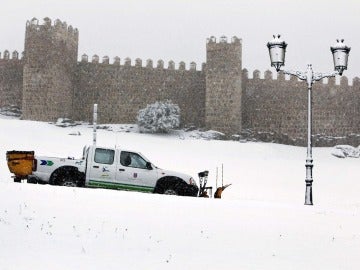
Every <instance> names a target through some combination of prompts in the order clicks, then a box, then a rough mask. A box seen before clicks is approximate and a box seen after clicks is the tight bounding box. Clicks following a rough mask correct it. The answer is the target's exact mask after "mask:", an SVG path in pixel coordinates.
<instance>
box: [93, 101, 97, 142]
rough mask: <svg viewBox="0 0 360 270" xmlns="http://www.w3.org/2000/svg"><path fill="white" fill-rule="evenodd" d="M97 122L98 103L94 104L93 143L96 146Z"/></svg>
mask: <svg viewBox="0 0 360 270" xmlns="http://www.w3.org/2000/svg"><path fill="white" fill-rule="evenodd" d="M96 122H97V104H94V114H93V145H94V146H96Z"/></svg>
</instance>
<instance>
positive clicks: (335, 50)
mask: <svg viewBox="0 0 360 270" xmlns="http://www.w3.org/2000/svg"><path fill="white" fill-rule="evenodd" d="M273 37H274V39H273V40H271V41H269V42H268V43H267V47H268V49H269V54H270V61H271V66H272V67H275V69H276V71H277V72H279V71H280V69H281V67H282V66H284V65H285V52H286V46H287V44H286V42H285V41H282V40H281V39H280V35H277V36H275V35H274V36H273ZM330 50H331V52H332V54H333V59H334V70H335V72H332V73H314V72H313V69H312V65H311V64H308V66H307V69H306V71H305V72H302V71H291V70H290V71H286V70H284V71H283V73H284V74H288V75H292V76H295V77H297V78H299V79H300V80H302V81H306V83H307V89H308V134H307V155H306V163H305V167H306V178H305V183H306V188H305V205H313V198H312V182H313V177H312V168H313V166H314V165H313V158H312V143H311V141H312V138H311V133H312V110H311V106H312V96H311V94H312V85H313V83H314V82H315V81H320V80H321V79H323V78H329V77H335V76H336V75H342V73H343V71H344V70H346V69H347V62H348V56H349V52H350V48H349V47H347V46H346V45H345V44H344V40H343V39H342V40H340V41H339V40H337V42H336V44H335V46H334V47H330Z"/></svg>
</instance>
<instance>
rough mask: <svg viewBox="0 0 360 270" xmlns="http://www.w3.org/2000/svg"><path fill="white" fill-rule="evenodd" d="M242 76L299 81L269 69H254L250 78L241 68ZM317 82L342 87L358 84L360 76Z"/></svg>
mask: <svg viewBox="0 0 360 270" xmlns="http://www.w3.org/2000/svg"><path fill="white" fill-rule="evenodd" d="M242 74H243V75H242V76H243V79H245V80H248V81H251V80H262V81H272V82H277V81H278V82H283V81H286V82H298V81H300V80H299V79H297V78H296V77H294V76H290V75H285V74H284V73H283V72H279V73H275V74H274V73H273V72H272V71H271V70H266V71H264V72H263V73H261V72H260V70H258V69H256V70H254V71H253V73H252V78H250V77H249V72H248V70H247V69H243V70H242ZM318 84H323V85H338V86H343V87H345V86H346V87H349V86H355V85H359V84H360V78H359V77H355V78H353V80H352V81H351V82H350V81H349V79H348V78H347V77H346V76H341V77H340V78H339V79H337V78H334V77H332V78H328V79H323V80H321V81H320V82H318Z"/></svg>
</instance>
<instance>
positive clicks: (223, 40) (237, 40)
mask: <svg viewBox="0 0 360 270" xmlns="http://www.w3.org/2000/svg"><path fill="white" fill-rule="evenodd" d="M241 42H242V40H241V39H240V38H238V37H237V36H233V37H232V38H231V39H230V42H228V38H227V37H226V36H224V35H222V36H221V37H220V38H219V41H217V39H216V37H214V36H211V37H209V38H207V39H206V43H207V44H220V43H222V44H233V43H241Z"/></svg>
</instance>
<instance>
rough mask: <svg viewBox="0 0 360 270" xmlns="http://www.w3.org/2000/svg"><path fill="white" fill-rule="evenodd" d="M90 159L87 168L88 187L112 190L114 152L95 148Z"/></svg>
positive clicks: (114, 167) (113, 182) (114, 166)
mask: <svg viewBox="0 0 360 270" xmlns="http://www.w3.org/2000/svg"><path fill="white" fill-rule="evenodd" d="M92 159H93V160H91V161H90V162H91V164H90V166H89V167H88V169H89V174H88V185H89V186H93V187H104V188H114V184H115V175H116V162H115V150H113V149H106V148H95V153H94V155H93V157H92Z"/></svg>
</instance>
